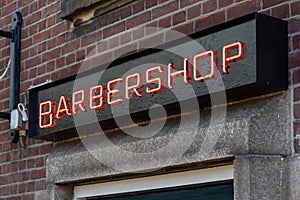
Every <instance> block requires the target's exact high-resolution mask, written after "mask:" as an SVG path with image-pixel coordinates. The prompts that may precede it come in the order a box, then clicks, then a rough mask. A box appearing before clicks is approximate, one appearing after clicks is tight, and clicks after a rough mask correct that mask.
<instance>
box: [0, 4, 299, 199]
mask: <svg viewBox="0 0 300 200" xmlns="http://www.w3.org/2000/svg"><path fill="white" fill-rule="evenodd" d="M61 3H62V1H57V0H2V1H0V29H1V30H6V31H8V30H10V25H11V16H12V13H13V12H15V11H20V12H21V13H22V14H23V18H24V24H23V28H22V60H21V81H22V82H21V91H22V94H21V99H22V101H24V91H25V90H26V89H27V88H29V87H30V86H31V85H36V84H39V83H42V82H44V81H46V80H47V79H51V80H59V79H62V78H64V77H67V76H70V75H73V74H76V73H77V71H78V69H79V67H80V65H81V63H82V62H83V60H84V59H85V58H86V57H88V55H89V53H90V51H91V50H92V49H94V48H95V47H96V46H97V45H99V44H101V49H100V50H99V51H101V52H102V53H103V57H105V58H107V59H111V60H113V59H114V58H117V57H119V56H121V55H122V54H123V52H125V51H127V50H128V49H132V50H135V49H138V48H139V47H140V46H143V43H142V40H141V39H142V38H143V37H145V36H149V34H153V37H152V38H151V41H156V42H157V44H159V43H161V42H165V41H168V40H169V39H170V38H169V37H168V35H165V34H163V32H162V31H161V30H159V29H157V30H156V31H154V32H153V31H152V32H151V33H149V32H147V31H145V32H144V33H141V32H140V31H132V30H133V29H134V28H135V27H161V28H167V29H173V30H176V31H179V32H182V33H184V34H190V33H193V32H196V31H200V30H204V29H206V28H209V27H212V26H215V25H216V24H220V23H223V22H225V21H228V20H231V19H234V18H237V17H239V16H242V15H245V14H247V13H252V12H254V11H258V12H261V13H264V14H267V15H271V16H274V17H278V18H281V19H284V20H286V21H288V24H289V30H288V32H289V35H288V38H289V39H288V41H289V52H288V57H289V64H288V67H289V80H290V85H289V92H290V95H291V96H290V97H291V98H290V99H291V102H290V105H291V115H290V117H291V119H292V123H291V124H290V126H291V130H292V131H291V134H292V135H293V136H296V135H297V134H300V63H299V62H300V60H299V57H300V55H299V54H300V52H299V46H300V0H288V1H287V0H137V1H134V2H132V3H129V4H127V5H124V6H122V7H121V8H120V9H117V10H113V11H111V12H109V13H106V14H104V15H102V16H99V17H97V18H95V19H92V20H89V21H88V22H86V23H83V24H81V25H79V26H77V27H75V28H70V22H69V21H67V20H62V19H61V15H62V12H61ZM9 54H10V49H9V39H6V38H0V58H1V59H0V74H1V73H2V72H3V71H4V66H6V65H7V62H8V59H9ZM0 97H1V98H0V111H2V112H4V111H8V108H9V76H6V77H5V78H4V79H3V80H1V81H0ZM8 128H9V124H8V122H7V121H5V120H2V119H1V121H0V199H4V200H10V199H20V200H25V199H26V200H27V199H39V196H40V195H41V193H43V192H44V191H46V167H45V166H46V159H47V155H48V154H49V153H50V151H51V149H52V148H53V146H54V144H53V143H51V142H45V141H40V140H32V139H29V140H28V147H27V148H26V149H23V148H22V147H21V145H20V144H11V143H10V141H9V135H8V134H9V133H8ZM290 148H291V152H292V153H291V156H297V152H299V153H300V144H299V141H297V140H295V141H291V146H290ZM295 153H296V154H295ZM293 169H294V168H293Z"/></svg>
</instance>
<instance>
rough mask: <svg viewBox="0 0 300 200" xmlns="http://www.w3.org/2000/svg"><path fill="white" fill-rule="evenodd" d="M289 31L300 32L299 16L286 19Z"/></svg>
mask: <svg viewBox="0 0 300 200" xmlns="http://www.w3.org/2000/svg"><path fill="white" fill-rule="evenodd" d="M288 22H289V23H288V27H289V33H290V34H291V33H296V32H300V28H299V27H300V18H293V19H291V20H289V21H288Z"/></svg>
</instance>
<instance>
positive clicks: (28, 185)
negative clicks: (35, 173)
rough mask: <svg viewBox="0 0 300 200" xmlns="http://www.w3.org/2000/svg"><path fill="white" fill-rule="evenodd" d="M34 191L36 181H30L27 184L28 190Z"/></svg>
mask: <svg viewBox="0 0 300 200" xmlns="http://www.w3.org/2000/svg"><path fill="white" fill-rule="evenodd" d="M32 191H34V182H29V183H27V184H26V192H32Z"/></svg>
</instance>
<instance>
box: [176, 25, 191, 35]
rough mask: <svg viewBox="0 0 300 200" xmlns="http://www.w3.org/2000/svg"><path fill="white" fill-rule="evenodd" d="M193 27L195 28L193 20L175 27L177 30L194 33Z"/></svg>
mask: <svg viewBox="0 0 300 200" xmlns="http://www.w3.org/2000/svg"><path fill="white" fill-rule="evenodd" d="M193 29H194V28H193V23H192V22H190V23H188V24H184V25H181V26H178V27H176V28H174V30H175V31H178V32H181V33H183V34H185V35H189V34H192V33H193Z"/></svg>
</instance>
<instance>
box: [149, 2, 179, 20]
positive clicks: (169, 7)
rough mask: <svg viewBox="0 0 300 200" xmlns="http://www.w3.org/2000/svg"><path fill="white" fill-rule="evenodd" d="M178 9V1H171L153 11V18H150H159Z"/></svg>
mask: <svg viewBox="0 0 300 200" xmlns="http://www.w3.org/2000/svg"><path fill="white" fill-rule="evenodd" d="M177 9H178V1H173V2H171V3H168V4H166V5H163V6H161V7H158V8H155V9H153V16H152V18H153V19H155V18H157V17H161V16H163V15H166V14H169V13H171V12H174V11H176V10H177Z"/></svg>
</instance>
